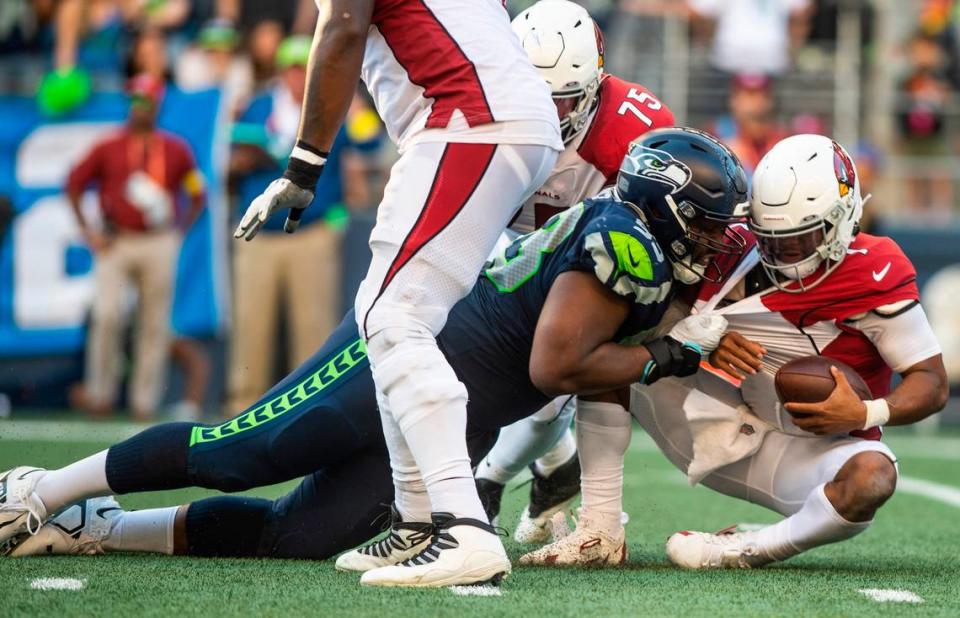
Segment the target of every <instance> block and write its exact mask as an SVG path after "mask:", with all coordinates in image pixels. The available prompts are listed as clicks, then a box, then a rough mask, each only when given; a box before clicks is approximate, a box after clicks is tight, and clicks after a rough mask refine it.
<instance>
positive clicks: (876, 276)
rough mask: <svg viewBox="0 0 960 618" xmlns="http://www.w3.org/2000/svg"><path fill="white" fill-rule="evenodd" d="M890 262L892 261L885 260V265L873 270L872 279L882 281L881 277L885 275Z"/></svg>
mask: <svg viewBox="0 0 960 618" xmlns="http://www.w3.org/2000/svg"><path fill="white" fill-rule="evenodd" d="M891 264H892V262H887V265H886V266H884V267H883V269H882V270H881V271H880V272H877V271H873V280H874V281H882V280H883V278H884V277H886V276H887V272H888V271H889V270H890V265H891Z"/></svg>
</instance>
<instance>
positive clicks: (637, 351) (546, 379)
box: [530, 342, 652, 396]
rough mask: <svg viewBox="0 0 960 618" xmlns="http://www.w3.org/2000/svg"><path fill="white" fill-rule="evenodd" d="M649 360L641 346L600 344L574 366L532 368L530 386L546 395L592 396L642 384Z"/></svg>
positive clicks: (571, 364) (646, 351)
mask: <svg viewBox="0 0 960 618" xmlns="http://www.w3.org/2000/svg"><path fill="white" fill-rule="evenodd" d="M651 359H652V357H651V355H650V351H649V350H647V348H645V347H644V346H639V345H637V346H629V345H622V344H619V343H612V342H608V343H603V344H601V345H600V346H598V347H597V348H595V349H594V350H592V351H591V352H589V353H587V354H585V355H583V356H581V357H580V358H578V359H576V361H575V362H569V361H568V362H562V360H561V362H554V363H542V364H541V365H540V366H536V367H534V366H531V368H530V376H531V379H532V380H533V383H534V384H535V385H536V386H537V388H539V389H540V390H541V391H543V392H544V393H546V394H547V395H551V396H556V395H563V394H577V395H592V394H595V393H602V392H606V391H610V390H614V389H619V388H623V387H625V386H629V385H630V384H633V383H634V382H638V381H640V380H641V378H642V377H643V374H644V369H645V367H646V366H647V363H648V362H649V361H650V360H651Z"/></svg>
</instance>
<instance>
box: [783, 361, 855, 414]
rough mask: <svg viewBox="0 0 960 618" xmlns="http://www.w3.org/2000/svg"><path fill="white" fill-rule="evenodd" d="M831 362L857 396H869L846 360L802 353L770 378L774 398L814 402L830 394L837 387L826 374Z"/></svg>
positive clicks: (785, 400)
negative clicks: (774, 394) (844, 361)
mask: <svg viewBox="0 0 960 618" xmlns="http://www.w3.org/2000/svg"><path fill="white" fill-rule="evenodd" d="M831 365H833V366H834V367H836V368H837V369H839V370H840V371H842V372H843V373H844V375H845V376H847V381H848V382H850V386H852V387H853V390H854V392H856V393H857V395H859V396H860V399H873V395H872V394H871V393H870V389H869V388H868V387H867V383H866V382H864V381H863V378H861V377H860V374H858V373H857V372H856V371H854V369H853V367H851V366H850V365H848V364H846V363H841V362H840V361H838V360H836V359H833V358H828V357H826V356H804V357H803V358H798V359H796V360H792V361H790V362H789V363H787V364H786V365H784V366H783V367H781V368H780V371H778V372H777V375H776V377H775V378H774V380H773V383H774V386H775V387H776V389H777V397H779V398H780V401H781V402H783V403H786V402H788V401H792V402H794V403H816V402H818V401H823V400H824V399H826V398H827V397H829V396H830V393H831V392H833V389H834V388H835V387H836V386H837V382H836V380H834V379H833V375H831V373H830V366H831Z"/></svg>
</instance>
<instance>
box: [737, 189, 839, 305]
mask: <svg viewBox="0 0 960 618" xmlns="http://www.w3.org/2000/svg"><path fill="white" fill-rule="evenodd" d="M848 211H849V214H850V215H853V214H854V211H853V210H851V209H849V208H848V207H847V206H846V205H845V204H844V203H843V202H841V201H837V202H836V204H835V205H834V207H833V208H831V209H830V210H829V211H828V212H827V214H826V216H825V217H822V218H821V217H815V218H813V220H811V221H808V222H807V223H805V224H803V225H801V226H799V227H796V228H792V229H789V230H774V229H769V228H764V227H763V226H761V225H759V224H758V223H757V222H755V221H754V220H753V219H752V218H751V220H750V230H751V231H752V232H753V233H754V235H755V236H756V237H757V245H758V249H759V250H760V263H761V264H762V265H763V269H764V270H765V271H766V273H767V277H768V278H769V279H770V281H772V282H773V284H774V285H775V286H776V287H777V288H778V289H780V290H782V291H784V292H791V293H799V292H806V291H807V290H809V289H811V288H813V287H815V286H817V285H819V284H820V283H821V282H822V281H823V280H824V279H826V278H827V276H829V275H830V273H832V272H833V271H834V270H835V269H836V268H837V267H838V266H839V265H840V263H841V262H842V261H843V259H844V258H845V257H846V255H847V245H848V244H849V241H847V242H844V239H842V238H841V237H840V234H839V230H840V229H841V226H840V223H841V221H842V220H843V219H844V218H845V217H846V216H847V215H848ZM824 263H825V264H826V266H824V267H823V268H822V272H821V273H820V275H819V276H817V277H816V279H814V280H812V281H810V280H808V279H809V278H810V277H811V276H812V275H813V274H814V273H816V272H817V271H818V270H820V269H821V266H823V265H824Z"/></svg>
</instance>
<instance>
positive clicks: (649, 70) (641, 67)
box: [591, 0, 688, 94]
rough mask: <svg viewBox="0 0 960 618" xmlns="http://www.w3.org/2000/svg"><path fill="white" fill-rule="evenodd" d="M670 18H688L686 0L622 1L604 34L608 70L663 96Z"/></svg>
mask: <svg viewBox="0 0 960 618" xmlns="http://www.w3.org/2000/svg"><path fill="white" fill-rule="evenodd" d="M591 15H593V12H592V11H591ZM671 16H672V17H677V18H683V19H686V18H687V17H688V10H687V6H686V2H685V0H622V1H621V2H620V5H619V8H618V11H617V14H616V18H615V19H613V20H611V21H610V26H609V29H605V30H604V31H605V32H607V33H608V36H607V37H606V39H607V53H606V55H605V58H604V62H606V63H607V64H609V68H608V70H609V71H610V72H611V73H613V74H614V75H618V76H620V77H622V78H623V79H627V80H629V81H634V82H637V83H640V84H643V85H644V86H646V87H647V88H649V89H650V90H652V91H654V92H659V93H661V94H663V90H664V81H665V80H664V77H665V76H664V70H665V69H664V66H663V61H662V59H663V58H664V57H665V54H666V37H667V34H666V33H667V26H666V19H667V18H668V17H671Z"/></svg>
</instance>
